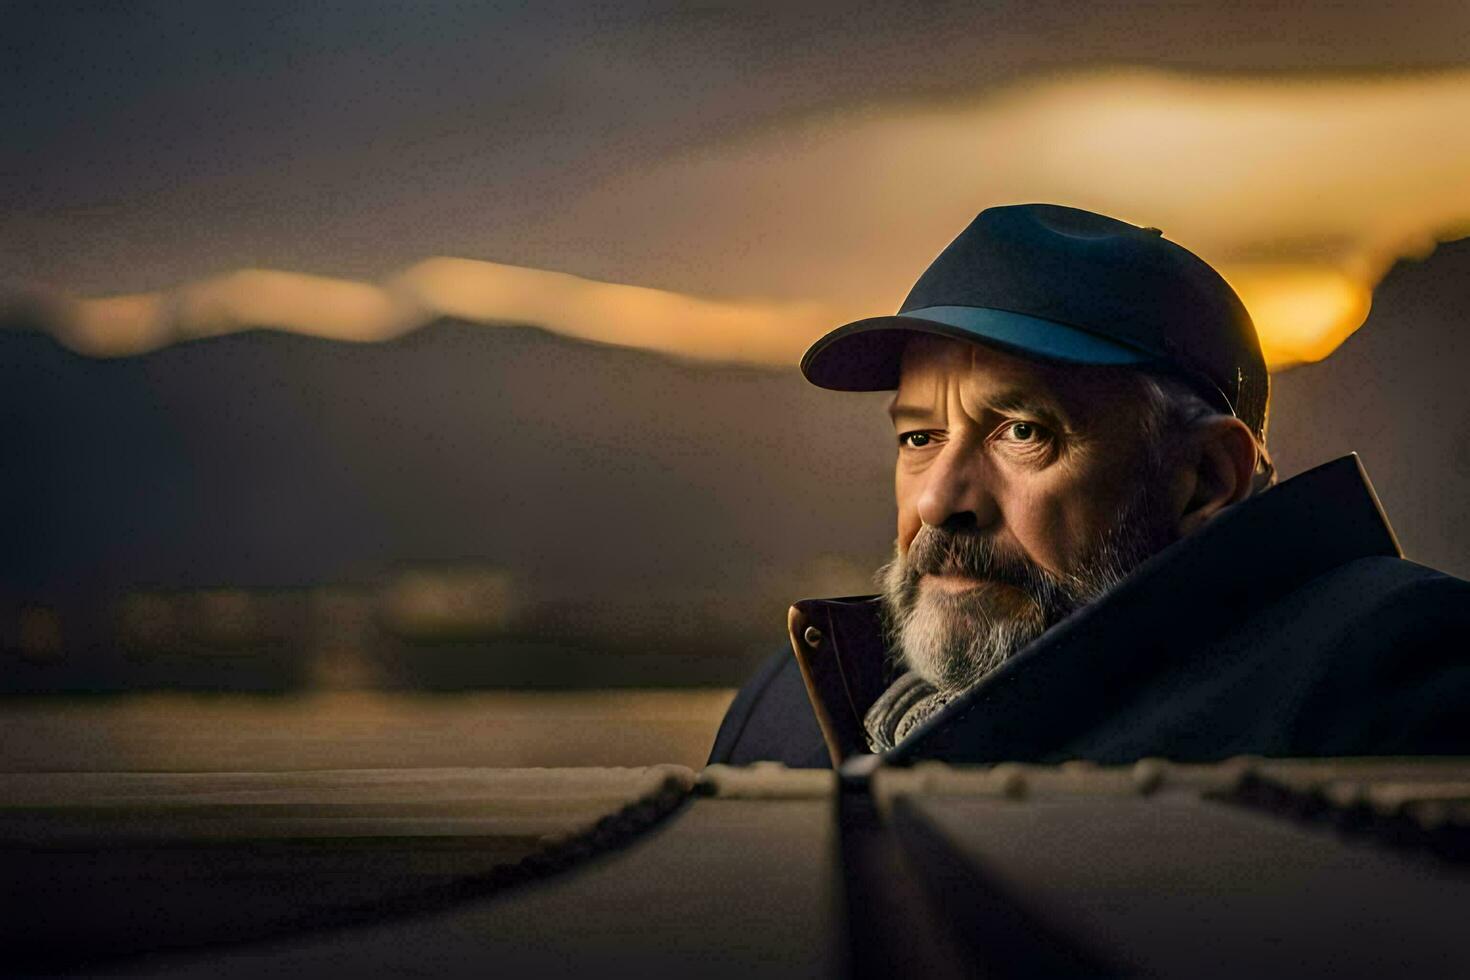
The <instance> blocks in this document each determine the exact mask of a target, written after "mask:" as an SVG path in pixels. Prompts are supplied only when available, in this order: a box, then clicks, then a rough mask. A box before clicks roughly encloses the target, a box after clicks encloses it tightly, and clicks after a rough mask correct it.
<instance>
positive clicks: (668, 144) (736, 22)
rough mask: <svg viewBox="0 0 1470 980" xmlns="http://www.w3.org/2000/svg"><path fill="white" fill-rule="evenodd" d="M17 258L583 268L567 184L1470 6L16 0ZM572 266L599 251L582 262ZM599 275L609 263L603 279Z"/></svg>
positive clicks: (132, 283)
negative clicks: (432, 257)
mask: <svg viewBox="0 0 1470 980" xmlns="http://www.w3.org/2000/svg"><path fill="white" fill-rule="evenodd" d="M6 16H7V32H6V36H7V39H8V40H7V41H6V42H5V44H4V47H3V48H0V61H3V62H4V64H5V68H4V69H3V75H0V81H3V84H4V89H5V96H4V101H3V106H0V112H3V116H0V125H4V127H5V131H6V132H7V133H8V134H11V138H9V139H7V140H6V141H5V145H6V149H5V150H4V151H3V152H4V154H5V158H4V171H5V173H6V174H7V177H8V179H7V180H6V181H4V182H3V183H0V211H3V213H4V215H5V217H4V218H3V219H0V250H3V251H0V261H3V262H4V265H5V267H6V274H7V275H8V276H11V277H19V278H22V279H27V280H40V281H45V282H50V283H52V284H54V285H57V286H62V287H66V288H70V289H74V290H78V291H82V292H96V291H103V290H114V289H137V288H146V287H149V286H160V285H166V284H168V283H172V282H176V281H179V280H181V279H185V278H192V277H195V276H198V275H202V274H207V273H210V272H215V271H219V270H221V269H226V268H233V267H237V266H248V265H269V266H279V267H285V268H290V269H297V270H302V271H317V272H329V273H336V274H344V275H358V276H372V275H378V274H382V273H383V272H386V271H388V270H389V269H391V268H393V267H396V266H399V265H402V264H405V263H407V262H409V261H412V260H414V259H417V258H420V257H422V256H424V255H427V254H434V253H451V254H463V255H471V256H475V257H483V258H490V259H496V260H501V261H511V262H518V263H522V264H528V265H543V266H544V265H550V266H557V265H565V263H566V257H567V256H568V255H575V254H576V250H577V245H578V243H577V242H575V241H567V238H566V233H565V232H562V233H559V234H557V235H554V236H553V235H551V234H549V233H546V232H544V231H542V230H541V229H542V227H543V225H544V223H545V219H546V217H547V216H548V215H552V214H555V213H556V212H557V209H558V205H559V203H560V201H562V200H563V199H564V198H565V197H566V196H568V195H569V194H574V193H580V192H582V191H583V190H585V189H586V188H587V187H589V186H595V185H596V184H597V182H598V181H600V180H604V179H606V178H607V177H608V176H609V175H611V174H614V173H618V172H625V171H627V170H628V169H630V168H637V167H639V166H641V165H645V164H648V163H651V162H653V161H656V160H658V159H661V158H663V157H664V156H666V155H667V154H669V153H671V152H674V151H677V150H679V149H681V148H688V147H690V146H693V145H698V144H704V143H708V142H710V141H718V140H723V139H729V138H732V137H735V136H738V135H740V134H742V133H747V132H749V131H750V130H753V129H759V128H762V127H765V126H770V125H772V124H774V123H776V122H778V121H780V120H782V119H785V118H788V117H790V116H793V115H802V114H808V113H812V112H818V111H822V110H826V109H832V108H840V107H852V106H861V105H868V104H874V103H882V102H893V101H904V100H920V101H932V100H936V99H947V98H960V97H964V98H973V97H975V96H976V95H977V94H979V93H982V92H983V91H985V90H986V89H987V88H988V87H990V86H993V85H995V84H996V83H998V82H1004V81H1010V80H1014V79H1015V78H1017V77H1021V76H1025V75H1028V74H1034V73H1045V72H1053V71H1057V70H1060V69H1066V68H1075V67H1082V66H1091V65H1098V64H1130V65H1133V64H1137V65H1160V66H1170V67H1176V68H1185V69H1191V70H1205V71H1251V72H1261V71H1349V70H1352V71H1367V70H1391V69H1409V68H1427V67H1443V66H1447V65H1456V64H1463V63H1465V62H1466V59H1467V55H1466V51H1467V50H1470V49H1467V47H1466V45H1465V43H1464V41H1465V38H1466V37H1467V34H1470V8H1467V7H1466V6H1465V5H1464V4H1461V3H1439V4H1420V5H1417V6H1415V7H1413V8H1407V7H1402V6H1397V7H1394V8H1388V7H1385V6H1381V5H1368V4H1363V5H1359V6H1358V7H1345V6H1343V5H1341V4H1335V3H1334V4H1327V3H1322V4H1295V3H1294V4H1287V3H1280V4H1269V5H1251V6H1249V7H1246V8H1241V7H1237V6H1233V5H1232V6H1226V5H1216V4H1194V5H1181V4H1175V3H1168V4H1132V5H1114V4H1106V5H1077V4H1074V3H1063V2H1059V0H1054V2H1043V3H1025V4H1022V3H1010V4H985V5H978V4H919V3H910V4H896V5H873V6H872V7H871V8H869V9H859V10H852V9H848V8H847V6H846V5H836V4H758V5H748V4H741V5H718V6H717V5H694V6H690V5H687V4H674V3H663V4H632V3H626V4H624V3H620V4H585V5H578V6H569V5H562V4H530V5H502V6H491V5H484V4H471V3H463V4H452V3H441V4H416V3H387V2H381V0H380V2H361V3H340V4H311V5H301V4H284V3H282V4H251V5H246V6H243V7H242V6H237V5H227V4H203V3H201V4H170V3H153V4H127V5H122V4H94V5H65V4H54V3H41V4H12V5H9V6H8V7H7V10H6ZM572 271H579V270H576V269H573V270H572ZM588 271H590V270H588Z"/></svg>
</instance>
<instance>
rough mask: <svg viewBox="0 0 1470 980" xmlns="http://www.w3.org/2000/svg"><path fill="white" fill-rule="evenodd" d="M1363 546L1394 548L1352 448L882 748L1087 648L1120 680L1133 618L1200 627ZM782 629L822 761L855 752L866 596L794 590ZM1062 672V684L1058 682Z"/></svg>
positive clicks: (1141, 648) (1217, 524)
mask: <svg viewBox="0 0 1470 980" xmlns="http://www.w3.org/2000/svg"><path fill="white" fill-rule="evenodd" d="M1370 555H1388V556H1392V557H1402V552H1401V551H1400V549H1399V545H1398V540H1397V539H1396V538H1395V537H1394V533H1393V530H1392V528H1391V527H1390V526H1389V524H1388V518H1387V516H1386V515H1385V514H1384V512H1383V507H1382V505H1381V504H1380V503H1379V501H1378V496H1377V494H1376V493H1375V492H1374V490H1373V485H1372V484H1371V483H1370V482H1369V480H1368V475H1367V473H1366V472H1365V471H1364V470H1363V467H1362V464H1361V462H1360V461H1359V459H1358V456H1357V454H1356V453H1353V454H1350V455H1347V456H1343V457H1340V458H1338V459H1335V460H1333V461H1331V462H1329V463H1324V464H1323V465H1321V466H1318V467H1316V468H1315V469H1312V470H1308V471H1307V472H1305V473H1302V474H1301V475H1299V476H1296V477H1294V478H1292V479H1290V480H1286V481H1284V482H1282V483H1281V484H1279V485H1278V486H1275V487H1273V488H1272V489H1270V490H1268V491H1266V492H1264V493H1261V494H1259V495H1257V496H1255V497H1252V498H1251V499H1249V500H1247V501H1244V502H1242V503H1240V504H1237V505H1236V506H1234V507H1232V508H1230V509H1229V510H1228V511H1226V512H1225V513H1223V514H1221V515H1220V516H1219V517H1217V518H1216V519H1215V520H1213V521H1211V522H1210V523H1209V524H1207V525H1206V526H1205V527H1204V528H1202V529H1201V530H1199V531H1198V532H1196V533H1195V534H1193V535H1190V536H1189V537H1188V538H1185V539H1183V540H1181V541H1178V542H1176V543H1174V544H1172V545H1170V546H1169V547H1167V548H1165V549H1164V550H1163V551H1160V552H1159V553H1158V554H1156V555H1154V556H1153V557H1151V558H1150V559H1148V560H1147V561H1145V562H1144V563H1143V564H1141V565H1140V566H1139V567H1138V568H1137V569H1135V570H1134V571H1133V573H1132V574H1130V575H1129V576H1128V577H1127V578H1126V579H1124V581H1123V582H1122V583H1120V584H1119V585H1118V586H1117V587H1116V588H1115V589H1113V590H1112V591H1111V592H1109V593H1108V594H1107V595H1105V596H1103V597H1102V598H1101V599H1098V600H1097V601H1095V602H1092V603H1090V604H1088V605H1087V606H1085V607H1083V608H1082V609H1080V610H1078V611H1077V612H1076V613H1074V614H1073V615H1072V616H1070V617H1068V618H1067V619H1066V620H1064V621H1062V622H1061V623H1058V624H1057V625H1056V626H1054V627H1052V628H1051V629H1049V630H1047V631H1046V633H1045V634H1043V635H1042V636H1041V637H1039V638H1038V639H1037V640H1036V641H1035V642H1033V643H1031V644H1030V645H1029V646H1027V647H1026V648H1024V649H1023V650H1021V651H1019V652H1018V653H1017V654H1016V655H1015V656H1013V657H1012V658H1011V659H1010V660H1009V661H1008V662H1007V663H1006V664H1005V665H1003V666H1002V667H1000V668H999V669H997V670H996V671H995V672H994V673H992V674H990V675H989V676H988V677H986V679H985V680H984V681H983V682H981V683H980V684H979V685H977V686H976V687H975V688H974V689H972V690H970V691H968V692H966V693H965V694H964V695H962V696H960V697H959V698H956V699H955V700H954V701H953V702H951V703H950V704H949V705H948V706H947V707H946V708H945V709H944V710H943V711H941V712H940V713H939V714H938V715H936V716H935V717H934V718H932V719H931V720H930V721H929V722H927V723H926V724H924V725H923V726H922V727H921V728H920V729H919V730H918V731H916V732H914V733H913V734H912V735H911V736H910V737H909V738H908V739H906V740H905V741H904V742H903V744H901V745H900V746H898V748H896V749H894V750H892V751H891V752H889V753H888V758H889V759H890V760H891V761H895V762H900V761H904V760H906V759H910V758H917V757H921V756H922V757H938V758H943V757H944V756H945V755H947V754H948V753H947V751H946V750H947V749H948V748H949V742H950V741H951V740H952V739H953V738H954V737H956V736H955V734H954V731H955V727H956V725H955V723H956V722H957V721H960V720H962V719H966V718H968V717H971V716H973V714H974V709H975V708H976V707H977V706H979V705H981V704H984V703H987V702H988V701H992V700H993V699H995V698H997V697H1000V696H1003V695H1004V693H1005V692H1006V691H1007V690H1008V689H1012V688H1017V687H1019V686H1022V685H1024V686H1025V687H1034V686H1035V685H1037V684H1041V685H1043V686H1045V685H1051V689H1052V690H1053V691H1057V690H1069V689H1076V685H1075V679H1076V674H1077V672H1078V671H1079V670H1086V669H1087V663H1088V662H1089V661H1090V660H1091V659H1092V658H1096V657H1102V656H1106V657H1107V662H1106V667H1107V675H1106V676H1107V677H1111V678H1113V679H1115V680H1116V679H1119V675H1120V674H1122V673H1126V670H1127V666H1128V663H1127V655H1126V653H1120V651H1129V650H1132V651H1136V652H1135V654H1134V658H1135V659H1136V660H1137V659H1140V658H1142V659H1146V657H1147V655H1148V654H1149V653H1150V645H1149V643H1148V642H1147V638H1146V637H1142V636H1140V631H1139V627H1140V624H1141V623H1147V624H1149V626H1150V630H1149V633H1150V634H1152V635H1160V636H1163V635H1170V634H1171V633H1177V631H1181V630H1182V631H1184V632H1185V634H1186V635H1188V634H1199V633H1201V632H1205V631H1209V630H1212V629H1214V628H1217V627H1222V626H1224V625H1227V624H1228V623H1229V622H1231V621H1235V620H1238V619H1239V618H1240V617H1241V616H1242V615H1243V614H1245V613H1246V612H1248V611H1249V610H1251V609H1254V608H1256V607H1258V606H1260V605H1262V604H1263V603H1265V602H1266V601H1268V600H1270V599H1271V598H1273V597H1276V596H1280V595H1282V594H1284V593H1286V592H1290V591H1292V590H1293V589H1295V588H1296V587H1297V586H1299V585H1301V584H1302V583H1304V582H1306V581H1308V580H1309V579H1311V578H1314V577H1315V576H1317V575H1319V574H1321V573H1323V572H1325V571H1327V570H1329V569H1332V568H1335V567H1337V566H1339V565H1341V564H1344V563H1346V562H1349V561H1352V560H1353V559H1356V558H1361V557H1366V556H1370ZM788 626H789V629H790V633H791V644H792V650H793V651H794V652H795V655H796V659H797V662H798V664H799V666H800V668H801V673H802V679H803V680H804V681H805V683H806V687H807V694H808V695H809V696H810V697H811V700H812V707H813V709H814V710H815V712H816V715H817V721H818V723H819V724H820V725H821V728H822V734H823V737H824V738H825V739H826V742H827V748H828V751H829V752H830V753H831V755H832V758H833V762H834V764H838V763H840V762H841V761H842V760H843V759H845V758H847V757H849V756H852V755H857V754H861V753H863V752H866V751H867V743H866V738H865V736H864V732H863V727H862V717H863V715H864V714H865V713H866V712H867V709H868V707H869V706H871V705H872V703H873V702H874V701H875V700H877V698H878V696H879V695H880V694H881V693H882V692H883V690H884V689H885V688H886V686H887V685H888V683H889V682H890V681H891V680H892V675H893V671H892V664H891V659H890V658H889V656H888V653H887V651H886V649H885V647H884V643H883V635H882V624H881V619H880V607H879V604H878V600H877V597H876V596H853V597H846V598H839V599H807V600H803V601H801V602H798V603H796V604H795V605H794V606H792V607H791V613H790V616H789V618H788ZM1120 658H1121V659H1120ZM1069 676H1070V679H1071V680H1072V681H1073V683H1072V684H1068V683H1066V682H1067V680H1068V678H1069ZM1098 682H1100V683H1106V678H1104V677H1099V678H1098ZM1084 687H1085V686H1084ZM1021 734H1022V733H1018V732H1014V731H1008V732H1007V741H1008V743H1009V744H1016V743H1015V741H1014V739H1015V738H1016V737H1017V736H1019V735H1021ZM1034 734H1035V737H1036V738H1043V737H1046V736H1045V735H1044V734H1043V733H1041V732H1039V731H1038V732H1036V733H1034Z"/></svg>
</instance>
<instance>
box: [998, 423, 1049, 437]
mask: <svg viewBox="0 0 1470 980" xmlns="http://www.w3.org/2000/svg"><path fill="white" fill-rule="evenodd" d="M1002 431H1003V432H1005V433H1006V434H1007V435H1008V436H1009V437H1010V439H1011V440H1012V441H1013V442H1040V441H1041V440H1042V439H1044V438H1045V437H1046V430H1045V429H1043V428H1042V427H1041V426H1039V425H1037V424H1036V423H1035V422H1009V423H1007V424H1006V427H1005V428H1004V429H1003V430H1002Z"/></svg>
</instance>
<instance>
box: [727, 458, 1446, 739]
mask: <svg viewBox="0 0 1470 980" xmlns="http://www.w3.org/2000/svg"><path fill="white" fill-rule="evenodd" d="M790 626H791V639H792V646H793V650H794V651H795V653H796V656H794V657H793V656H792V654H791V653H784V652H783V653H782V654H781V655H780V656H779V657H777V658H773V659H772V660H771V661H770V662H769V663H767V664H766V665H765V666H764V667H763V669H762V670H761V671H760V672H759V673H758V674H757V675H756V676H755V677H754V678H752V679H751V680H750V681H749V682H748V683H747V684H746V685H745V686H744V687H743V688H742V689H741V691H740V693H739V695H738V696H737V697H736V698H735V702H734V703H733V704H732V705H731V706H730V710H729V712H728V713H727V714H726V716H725V720H724V723H723V724H722V725H721V726H720V731H719V734H718V736H717V737H716V739H715V746H714V750H713V752H712V753H711V756H710V761H711V762H726V763H732V764H743V763H749V762H754V761H757V760H761V759H771V760H776V761H779V762H784V763H786V764H787V765H789V766H806V767H810V766H826V765H830V764H831V763H832V762H833V761H834V760H835V761H840V760H841V759H843V758H846V757H848V756H851V755H855V754H859V753H861V752H864V751H865V748H864V745H865V743H864V741H863V733H862V723H861V718H862V716H863V714H864V713H865V712H866V710H867V708H868V706H869V705H871V704H872V702H873V700H874V699H875V698H876V697H877V696H878V694H879V693H880V692H881V691H882V690H883V688H884V686H885V684H886V683H887V682H888V681H889V680H890V676H889V675H888V673H886V671H887V670H888V669H889V668H888V667H886V666H885V664H886V663H887V660H888V658H887V657H886V656H885V651H884V649H883V645H882V640H881V631H880V625H879V618H878V605H877V602H876V599H875V598H874V597H870V596H865V597H856V598H852V599H819V600H807V601H804V602H800V603H797V604H796V605H795V606H793V607H792V610H791V619H790ZM1242 754H1251V755H1263V756H1351V755H1438V754H1465V755H1470V583H1467V582H1464V581H1462V580H1460V579H1457V578H1454V577H1452V576H1449V575H1445V574H1443V573H1441V572H1437V571H1435V570H1433V569H1431V568H1425V567H1424V566H1422V565H1416V564H1414V563H1413V562H1410V561H1405V560H1404V559H1403V557H1402V555H1401V553H1400V551H1399V548H1398V544H1397V542H1396V541H1395V539H1394V536H1393V531H1392V530H1391V529H1390V528H1389V525H1388V521H1387V519H1386V518H1385V516H1384V514H1383V511H1382V509H1381V507H1380V506H1379V503H1378V499H1377V497H1376V495H1375V494H1374V492H1373V488H1372V485H1371V484H1370V483H1369V482H1368V478H1367V475H1366V474H1365V473H1364V472H1363V470H1362V467H1361V466H1360V465H1359V463H1358V458H1357V456H1355V455H1354V456H1345V457H1343V458H1341V459H1337V460H1334V461H1333V462H1330V463H1327V464H1324V465H1322V466H1319V467H1317V468H1316V469H1314V470H1311V471H1309V472H1307V473H1303V474H1301V475H1300V476H1297V477H1295V478H1293V479H1291V480H1287V481H1284V482H1283V483H1281V484H1280V485H1279V486H1276V487H1274V488H1272V489H1271V490H1269V491H1267V492H1265V493H1262V494H1260V495H1258V496H1256V497H1253V498H1251V499H1249V500H1247V501H1244V502H1242V503H1240V504H1238V505H1236V506H1234V507H1232V508H1230V509H1229V510H1228V511H1226V512H1225V513H1223V514H1221V515H1220V516H1219V517H1218V518H1216V519H1215V520H1213V521H1211V522H1210V523H1209V524H1208V525H1207V526H1206V527H1205V528H1203V529H1202V530H1200V531H1199V532H1197V533H1196V534H1193V535H1191V536H1190V537H1188V538H1185V539H1184V540H1182V541H1179V542H1177V543H1175V544H1174V545H1171V546H1170V547H1168V548H1166V549H1164V550H1163V551H1161V552H1160V553H1159V554H1157V555H1155V556H1154V557H1152V558H1151V559H1149V560H1148V561H1147V562H1145V563H1144V564H1143V565H1141V566H1139V568H1137V569H1136V570H1135V571H1134V572H1133V574H1131V575H1130V576H1129V577H1128V578H1127V579H1126V580H1125V581H1124V582H1122V583H1121V584H1120V585H1119V586H1118V587H1117V588H1116V589H1114V590H1113V591H1111V592H1109V593H1108V594H1107V595H1105V596H1104V597H1103V598H1101V599H1099V600H1097V601H1096V602H1093V603H1091V604H1089V605H1088V606H1086V607H1084V608H1083V609H1081V610H1079V611H1078V612H1076V613H1075V614H1073V615H1072V616H1071V617H1069V618H1067V619H1066V620H1064V621H1063V622H1061V623H1059V624H1057V625H1056V626H1054V627H1053V628H1051V629H1050V630H1048V631H1047V632H1046V633H1044V634H1043V635H1042V636H1041V637H1040V638H1038V639H1037V640H1036V641H1035V642H1033V643H1031V644H1030V645H1029V646H1027V647H1026V648H1025V649H1023V650H1021V651H1019V652H1018V653H1017V654H1016V655H1015V656H1013V657H1012V658H1011V659H1010V660H1009V661H1008V662H1007V663H1005V664H1004V665H1003V666H1002V667H1000V668H999V669H997V670H996V671H994V672H993V673H991V674H990V675H988V676H987V677H986V678H985V679H984V680H983V681H981V682H980V684H978V685H977V686H976V687H975V688H973V689H972V690H970V691H969V692H967V693H966V694H965V695H963V696H961V697H960V698H958V699H956V700H955V701H954V702H952V703H950V704H949V705H948V706H946V707H945V709H944V710H943V711H941V712H940V713H939V714H937V715H936V716H935V717H934V718H932V719H930V720H929V721H928V722H927V723H925V724H924V725H923V726H921V727H920V728H919V729H917V730H916V731H914V732H913V733H912V734H911V735H910V736H909V737H908V738H907V739H906V740H905V741H904V742H902V743H901V744H900V745H899V746H898V747H897V748H896V749H894V750H892V751H891V752H889V753H888V758H889V759H890V760H891V761H894V762H904V761H910V760H915V759H941V760H944V761H947V762H977V763H985V762H996V761H1000V760H1010V761H1021V762H1057V761H1061V760H1066V759H1090V760H1093V761H1096V762H1100V763H1120V762H1127V761H1131V760H1135V759H1139V758H1143V757H1147V756H1158V757H1163V758H1169V759H1176V760H1181V761H1208V760H1218V759H1223V758H1228V757H1230V756H1234V755H1242Z"/></svg>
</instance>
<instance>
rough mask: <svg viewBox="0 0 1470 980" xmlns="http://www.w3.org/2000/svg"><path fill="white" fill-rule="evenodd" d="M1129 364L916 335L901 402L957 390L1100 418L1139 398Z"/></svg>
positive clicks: (906, 354) (980, 400) (905, 363)
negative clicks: (1053, 357)
mask: <svg viewBox="0 0 1470 980" xmlns="http://www.w3.org/2000/svg"><path fill="white" fill-rule="evenodd" d="M1137 390H1138V389H1137V386H1136V372H1134V371H1133V370H1131V369H1128V368H1118V367H1097V366H1092V365H1081V364H1061V363H1057V362H1054V361H1045V360H1041V359H1039V358H1029V357H1020V356H1017V355H1014V354H1009V353H1006V352H1003V351H1001V350H998V349H996V348H994V347H989V346H986V345H983V344H978V343H971V342H969V341H964V340H956V339H954V338H951V337H940V336H936V335H934V334H922V333H915V334H914V335H913V336H912V337H910V338H909V339H908V340H907V341H906V342H905V344H904V350H903V357H902V360H901V361H900V368H899V383H898V391H897V393H896V394H895V396H894V402H895V404H906V403H918V404H923V403H930V402H941V401H943V400H944V399H945V398H946V397H947V395H948V393H950V392H953V391H957V392H958V393H959V394H960V397H961V399H962V401H963V402H964V403H965V404H966V405H967V406H969V405H970V404H972V403H973V404H975V405H976V406H980V405H983V404H987V403H991V402H993V401H995V400H997V399H1001V400H1005V401H1016V400H1018V399H1020V398H1024V399H1025V400H1026V401H1028V402H1035V403H1037V404H1038V405H1040V406H1041V407H1047V408H1050V409H1052V410H1053V411H1054V412H1055V413H1056V414H1060V415H1063V416H1066V417H1069V418H1088V417H1094V416H1096V415H1097V414H1098V413H1099V412H1101V411H1109V410H1114V409H1117V408H1118V407H1119V406H1120V404H1121V403H1122V402H1126V401H1132V400H1134V399H1136V397H1137Z"/></svg>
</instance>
